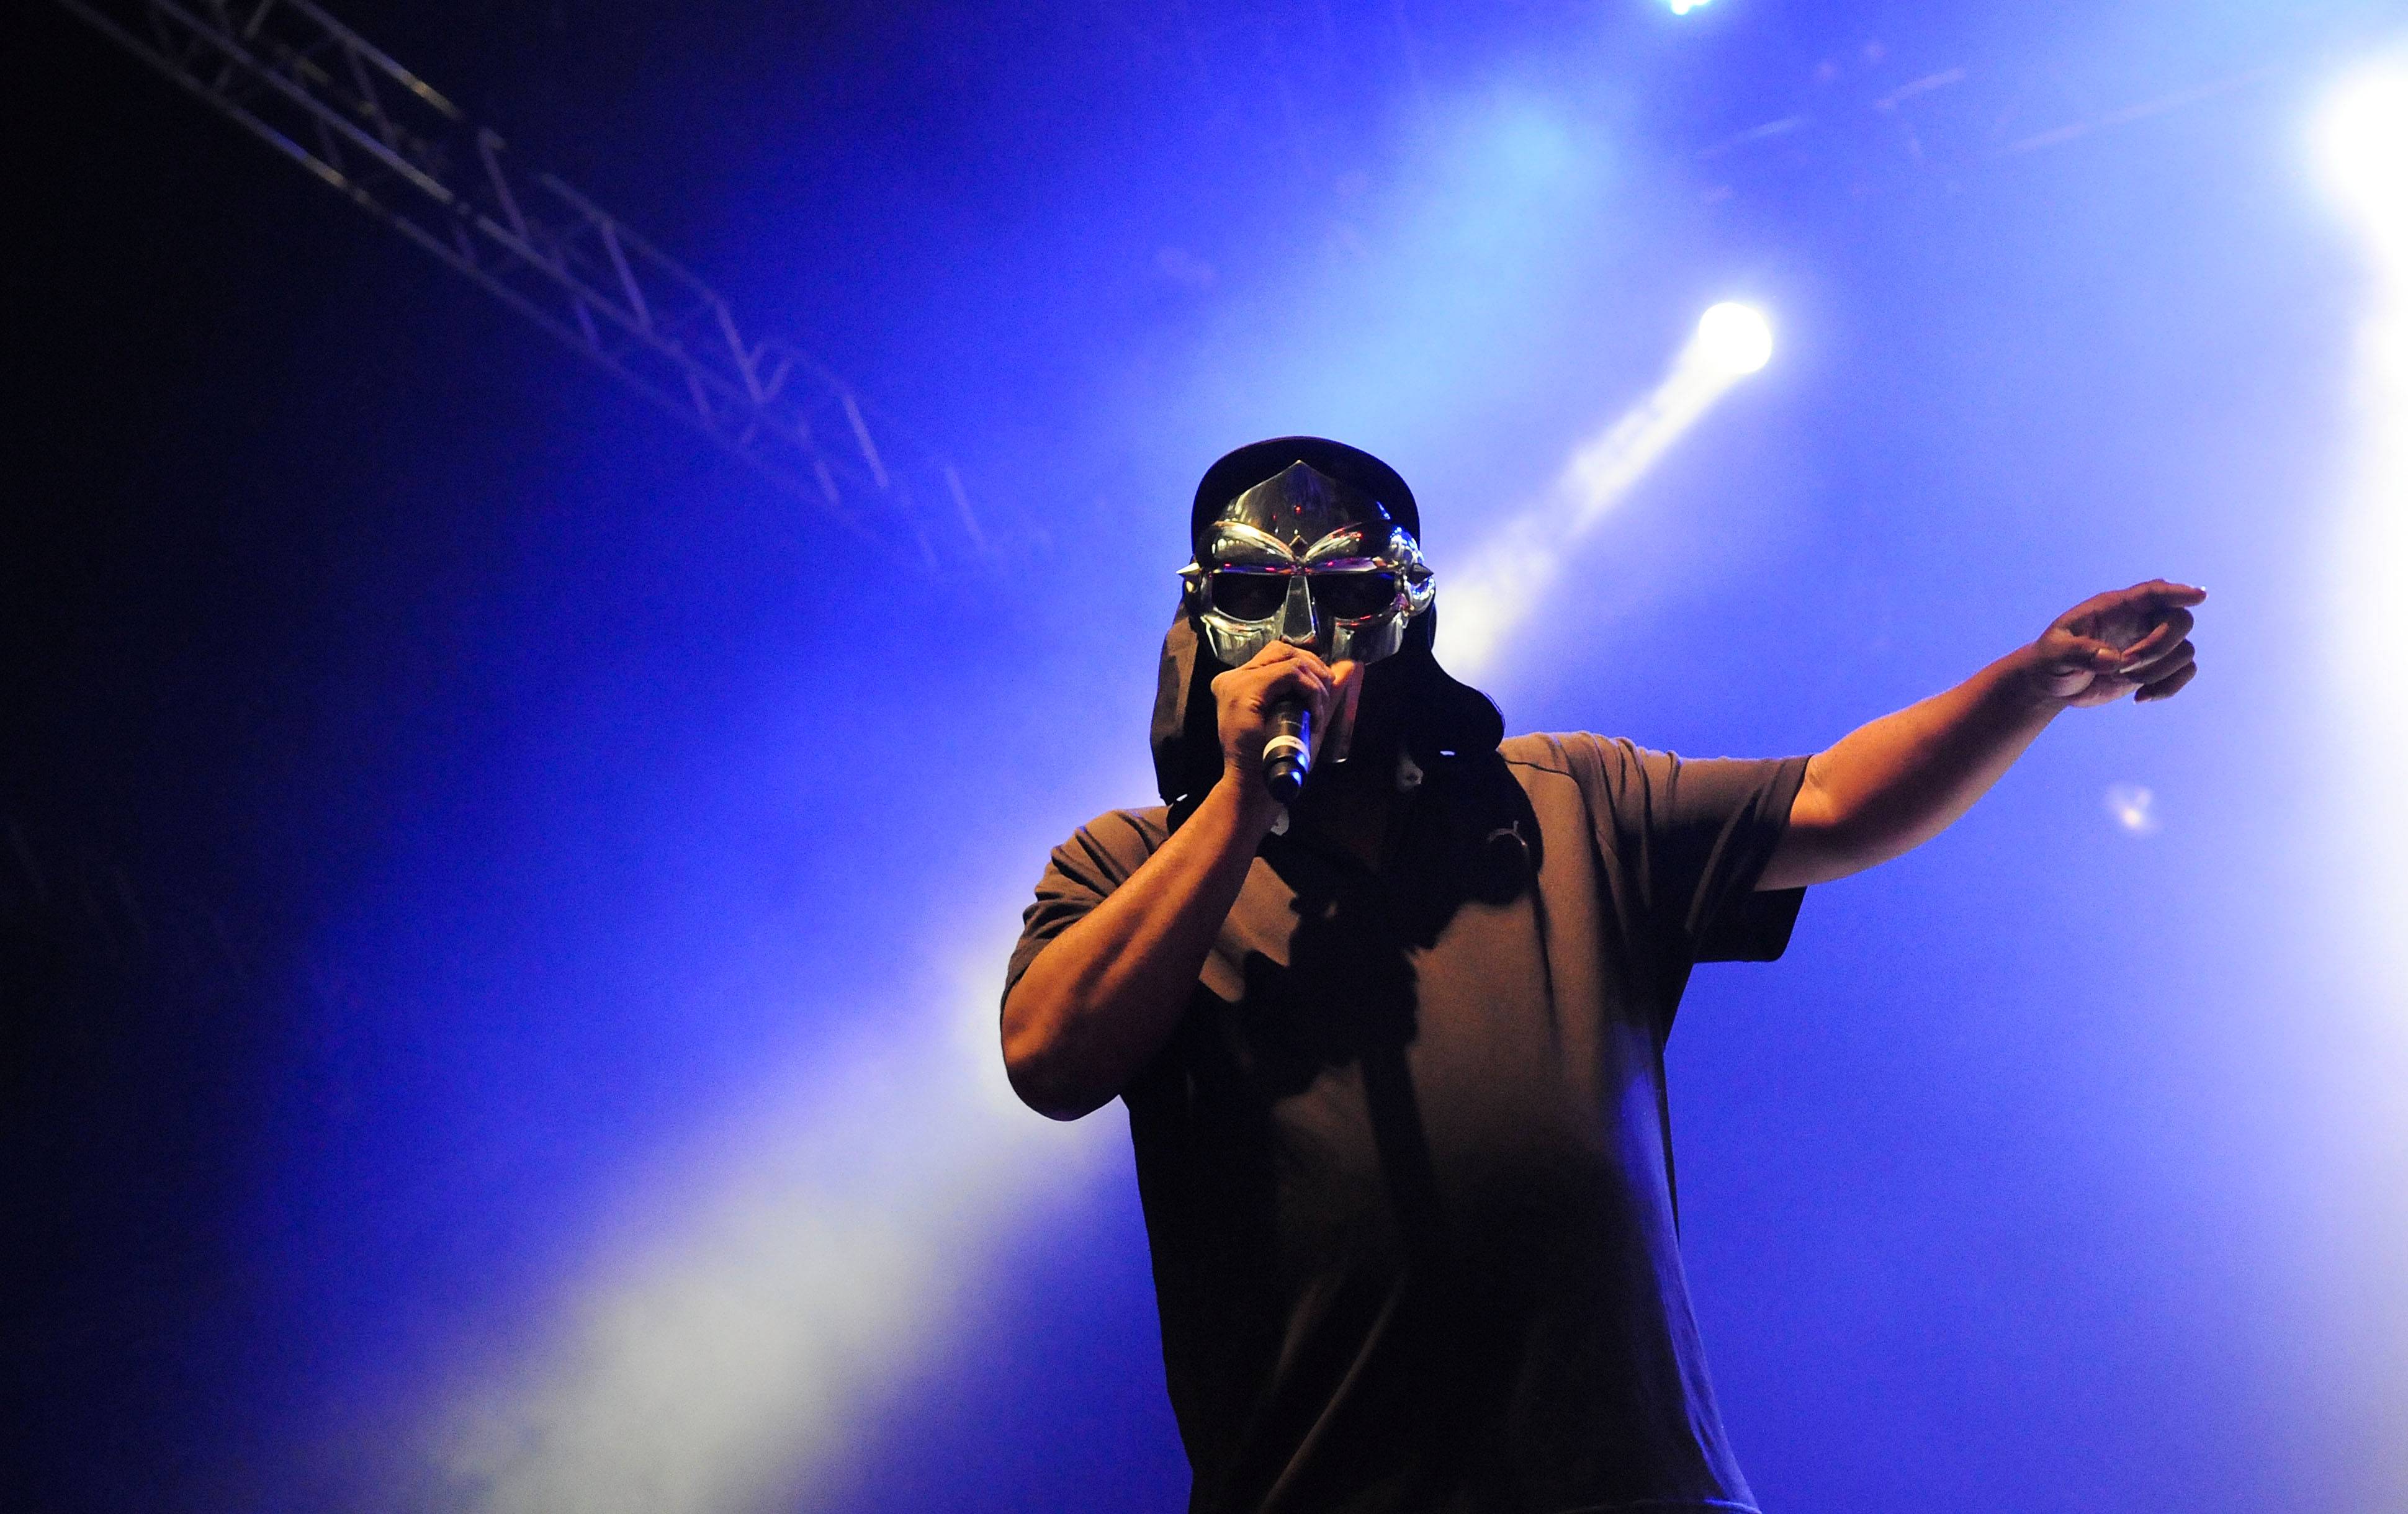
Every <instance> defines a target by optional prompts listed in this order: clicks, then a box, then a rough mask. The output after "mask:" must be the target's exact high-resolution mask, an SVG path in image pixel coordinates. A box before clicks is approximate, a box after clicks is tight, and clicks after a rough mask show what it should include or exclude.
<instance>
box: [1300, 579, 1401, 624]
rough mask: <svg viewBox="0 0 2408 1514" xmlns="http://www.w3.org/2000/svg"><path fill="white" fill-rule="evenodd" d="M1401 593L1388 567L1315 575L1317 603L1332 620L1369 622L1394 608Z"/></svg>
mask: <svg viewBox="0 0 2408 1514" xmlns="http://www.w3.org/2000/svg"><path fill="white" fill-rule="evenodd" d="M1399 592H1400V589H1399V580H1398V577H1397V575H1396V574H1395V573H1394V572H1392V571H1390V570H1389V569H1386V568H1364V569H1357V570H1354V571H1349V572H1342V573H1317V574H1314V575H1313V576H1312V600H1313V603H1314V604H1315V605H1317V606H1319V607H1321V608H1322V609H1324V610H1326V612H1327V613H1328V615H1329V616H1330V618H1331V619H1333V620H1340V621H1366V620H1369V619H1370V618H1371V617H1373V616H1375V615H1384V614H1386V613H1388V612H1389V611H1390V610H1392V609H1394V608H1395V607H1396V605H1397V596H1398V593H1399Z"/></svg>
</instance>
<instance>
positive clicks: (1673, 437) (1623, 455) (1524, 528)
mask: <svg viewBox="0 0 2408 1514" xmlns="http://www.w3.org/2000/svg"><path fill="white" fill-rule="evenodd" d="M1771 359H1772V326H1771V323H1770V322H1769V321H1766V320H1765V319H1764V315H1763V313H1762V312H1761V311H1759V310H1756V309H1755V308H1753V307H1749V306H1745V305H1738V304H1734V303H1732V302H1730V301H1725V302H1724V303H1722V304H1720V305H1717V306H1715V307H1713V308H1712V309H1710V310H1708V311H1707V312H1706V313H1705V315H1704V316H1703V317H1702V318H1700V319H1699V321H1698V329H1697V331H1696V332H1695V333H1694V334H1692V335H1691V336H1690V337H1689V340H1688V342H1687V343H1686V344H1685V345H1684V346H1683V347H1682V349H1681V352H1680V355H1679V356H1678V357H1677V358H1675V359H1674V360H1673V363H1672V371H1671V372H1670V373H1668V374H1666V375H1665V376H1664V379H1663V381H1662V382H1661V383H1659V384H1657V385H1656V389H1655V392H1654V393H1651V394H1649V395H1648V396H1647V397H1646V398H1644V399H1642V400H1641V401H1640V402H1639V403H1638V404H1637V405H1634V406H1632V407H1630V408H1629V409H1628V410H1627V411H1626V412H1625V413H1624V414H1623V415H1622V417H1621V418H1620V419H1619V420H1617V421H1614V422H1613V424H1612V425H1610V426H1608V427H1606V428H1605V429H1604V430H1603V431H1600V432H1598V434H1597V435H1596V436H1592V437H1590V438H1589V439H1588V440H1587V441H1585V442H1584V443H1582V444H1581V446H1580V448H1579V449H1578V450H1575V451H1574V452H1573V453H1572V455H1571V459H1570V462H1569V463H1567V464H1565V466H1564V471H1563V473H1562V474H1561V475H1560V476H1559V477H1558V478H1556V480H1555V489H1554V491H1553V492H1552V493H1551V494H1550V495H1549V496H1548V498H1546V499H1545V500H1544V501H1542V502H1541V503H1539V504H1537V505H1534V506H1532V507H1530V508H1528V509H1527V510H1524V511H1523V512H1521V513H1520V514H1519V515H1516V516H1513V517H1512V518H1510V519H1509V520H1507V521H1505V522H1504V523H1503V524H1502V525H1501V526H1500V527H1498V529H1497V530H1496V531H1494V532H1493V533H1492V534H1491V535H1490V536H1489V538H1488V539H1487V541H1485V542H1484V543H1483V544H1482V545H1481V547H1480V549H1479V550H1478V551H1476V552H1474V553H1473V554H1472V556H1471V557H1470V558H1469V561H1467V562H1466V563H1465V564H1464V566H1463V568H1462V570H1461V571H1459V572H1456V571H1452V570H1444V571H1443V572H1442V577H1441V581H1442V582H1443V583H1444V584H1445V585H1446V587H1445V588H1444V589H1443V590H1441V593H1442V594H1443V595H1444V597H1445V603H1446V649H1445V650H1446V657H1447V662H1448V663H1449V664H1451V665H1453V666H1455V667H1456V668H1458V669H1459V670H1460V671H1462V672H1463V673H1465V674H1466V675H1467V676H1470V677H1478V676H1479V674H1480V673H1481V672H1482V670H1483V669H1484V668H1485V667H1486V665H1487V664H1488V663H1489V661H1490V659H1492V658H1493V657H1495V656H1496V655H1497V654H1498V652H1499V651H1500V650H1502V649H1503V648H1504V647H1505V646H1506V645H1507V644H1508V642H1509V641H1510V639H1511V637H1512V633H1513V631H1514V630H1515V629H1516V628H1518V627H1519V626H1520V624H1521V623H1522V621H1523V620H1524V618H1525V617H1527V615H1528V614H1529V612H1530V610H1531V608H1532V607H1534V606H1535V605H1537V604H1538V602H1539V600H1540V597H1541V594H1542V593H1544V591H1545V590H1546V588H1547V586H1548V585H1549V584H1550V583H1552V582H1553V581H1554V579H1555V575H1556V573H1557V571H1558V570H1559V569H1560V568H1561V567H1562V565H1563V554H1564V551H1565V549H1567V548H1569V547H1570V546H1571V544H1572V543H1574V542H1575V541H1577V540H1579V539H1580V537H1582V536H1584V535H1586V534H1587V532H1588V531H1589V529H1590V528H1591V527H1593V526H1595V525H1596V524H1597V522H1598V521H1600V520H1602V519H1603V518H1604V517H1605V513H1606V511H1607V510H1609V509H1611V508H1612V507H1613V505H1614V504H1615V502H1617V501H1619V500H1620V499H1621V498H1622V496H1623V495H1624V494H1626V493H1629V491H1630V487H1631V486H1632V485H1633V484H1635V483H1637V482H1638V481H1639V479H1640V478H1641V475H1643V474H1645V473H1646V471H1647V470H1648V469H1649V468H1651V467H1653V466H1655V464H1656V459H1657V458H1659V457H1662V456H1663V455H1664V452H1665V450H1666V449H1668V448H1670V446H1671V445H1672V444H1673V443H1674V442H1675V441H1677V440H1679V439H1680V437H1681V436H1682V435H1683V433H1684V432H1686V431H1687V430H1688V429H1689V428H1690V427H1691V426H1693V425H1695V424H1696V423H1697V421H1698V418H1699V416H1701V415H1704V414H1705V413H1706V411H1707V410H1708V409H1709V408H1710V407H1712V406H1713V403H1714V401H1715V400H1717V399H1720V398H1721V397H1722V396H1723V394H1724V393H1726V392H1727V391H1728V390H1729V388H1730V387H1731V385H1733V384H1735V383H1737V382H1739V380H1740V379H1742V378H1745V377H1746V376H1747V375H1749V374H1751V373H1754V372H1756V370H1757V369H1759V368H1761V367H1763V366H1764V365H1765V364H1767V363H1769V362H1770V361H1771Z"/></svg>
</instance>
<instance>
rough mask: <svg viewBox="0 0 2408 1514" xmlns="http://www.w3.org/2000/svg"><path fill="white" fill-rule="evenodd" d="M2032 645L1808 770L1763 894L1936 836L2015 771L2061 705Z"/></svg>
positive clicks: (1865, 731) (1866, 730) (1844, 871)
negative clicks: (2036, 668) (2047, 688)
mask: <svg viewBox="0 0 2408 1514" xmlns="http://www.w3.org/2000/svg"><path fill="white" fill-rule="evenodd" d="M2032 655H2033V654H2032V650H2031V649H2029V648H2018V649H2017V650H2014V651H2013V652H2010V653H2008V654H2007V655H2006V656H2004V657H2002V658H2000V659H1999V660H1998V661H1997V662H1995V663H1992V664H1990V665H1989V666H1987V667H1985V668H1984V669H1982V671H1980V672H1979V673H1976V674H1974V675H1973V676H1972V677H1971V678H1968V679H1966V680H1965V681H1964V682H1963V683H1960V684H1958V685H1957V686H1956V687H1955V688H1953V689H1950V690H1947V691H1945V692H1944V693H1937V694H1934V695H1932V696H1931V697H1930V698H1928V699H1926V700H1923V701H1921V702H1920V703H1918V704H1914V705H1911V706H1909V707H1906V708H1905V709H1901V710H1899V711H1898V712H1897V713H1896V714H1894V715H1885V716H1883V717H1882V718H1881V719H1880V720H1877V721H1872V722H1871V723H1870V724H1867V725H1864V726H1860V727H1858V728H1857V729H1856V730H1855V731H1853V732H1851V733H1849V735H1848V736H1845V737H1843V738H1842V740H1841V741H1840V742H1839V743H1838V744H1837V745H1835V746H1833V747H1831V748H1830V749H1829V750H1826V751H1822V752H1818V753H1816V754H1815V755H1814V756H1813V758H1812V759H1811V760H1810V761H1809V762H1808V764H1807V767H1806V785H1805V788H1804V789H1803V790H1802V791H1801V792H1800V793H1799V802H1798V805H1797V807H1795V809H1793V811H1792V822H1791V823H1792V831H1793V835H1792V836H1790V837H1786V838H1785V840H1784V843H1783V846H1782V848H1781V850H1779V851H1778V852H1776V853H1775V855H1774V857H1773V860H1772V863H1771V864H1770V865H1769V866H1768V867H1767V868H1766V870H1765V876H1764V878H1763V879H1762V881H1761V882H1759V884H1758V885H1757V886H1758V887H1760V888H1794V887H1797V886H1799V885H1800V884H1806V883H1819V882H1826V881H1828V880H1830V879H1832V878H1843V877H1845V876H1847V875H1848V874H1850V873H1854V872H1857V871H1860V870H1862V869H1864V868H1867V867H1871V866H1872V865H1873V864H1877V863H1883V862H1886V861H1888V860H1889V859H1891V858H1893V857H1896V856H1899V855H1900V854H1902V853H1904V852H1906V851H1909V850H1913V849H1914V848H1915V847H1918V846H1920V845H1922V844H1923V843H1924V842H1926V841H1928V840H1930V839H1931V838H1932V837H1933V836H1938V835H1939V834H1940V833H1941V832H1942V831H1943V830H1945V829H1947V828H1948V826H1949V825H1950V824H1951V823H1952V822H1954V821H1956V819H1957V817H1958V816H1959V815H1962V814H1964V813H1965V811H1966V810H1968V809H1970V808H1971V807H1972V805H1973V802H1974V801H1975V800H1977V799H1979V798H1981V797H1982V795H1983V794H1984V793H1987V792H1988V791H1989V788H1990V785H1992V784H1993V783H1996V782H1997V781H1998V780H1999V778H2000V775H2001V774H2003V773H2005V772H2006V770H2007V769H2008V768H2009V767H2010V766H2012V765H2014V761H2015V759H2016V758H2017V757H2020V756H2021V755H2023V751H2024V749H2025V748H2027V747H2028V746H2029V745H2031V742H2032V738H2033V737H2035V736H2039V735H2040V733H2041V732H2042V730H2043V729H2045V728H2046V727H2047V725H2048V722H2049V721H2051V720H2053V719H2055V718H2056V716H2057V711H2058V710H2059V709H2061V708H2062V707H2063V705H2062V703H2061V702H2060V701H2058V700H2055V699H2051V698H2048V697H2046V696H2045V695H2043V694H2042V693H2039V692H2038V690H2037V689H2036V688H2035V686H2034V680H2033V678H2031V676H2030V667H2029V664H2030V662H2031V660H2032Z"/></svg>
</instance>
